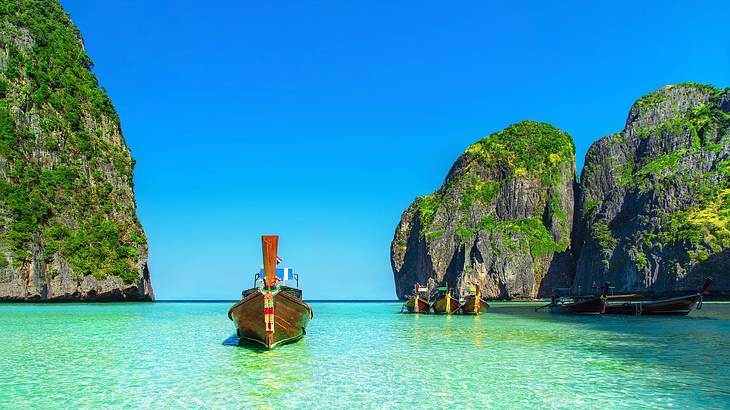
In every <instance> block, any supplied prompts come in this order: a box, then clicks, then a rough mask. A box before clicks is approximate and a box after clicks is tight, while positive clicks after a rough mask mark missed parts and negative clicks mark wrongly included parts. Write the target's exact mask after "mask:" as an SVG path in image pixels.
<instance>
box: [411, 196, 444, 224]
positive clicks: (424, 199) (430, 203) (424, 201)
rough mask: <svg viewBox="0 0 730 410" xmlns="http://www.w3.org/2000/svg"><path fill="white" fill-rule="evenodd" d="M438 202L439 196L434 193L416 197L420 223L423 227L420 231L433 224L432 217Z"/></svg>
mask: <svg viewBox="0 0 730 410" xmlns="http://www.w3.org/2000/svg"><path fill="white" fill-rule="evenodd" d="M438 202H439V197H438V196H437V195H436V194H431V195H424V196H419V197H418V198H417V199H416V204H417V205H418V212H419V216H420V219H421V225H422V226H423V228H424V229H422V231H421V232H424V230H425V229H427V228H428V227H430V226H431V224H433V218H434V214H435V213H436V208H437V207H438Z"/></svg>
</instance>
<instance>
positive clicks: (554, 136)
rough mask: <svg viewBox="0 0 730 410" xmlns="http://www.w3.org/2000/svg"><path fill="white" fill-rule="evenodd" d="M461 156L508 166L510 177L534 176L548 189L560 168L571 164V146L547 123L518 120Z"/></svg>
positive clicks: (572, 147)
mask: <svg viewBox="0 0 730 410" xmlns="http://www.w3.org/2000/svg"><path fill="white" fill-rule="evenodd" d="M465 155H467V156H470V157H475V158H478V159H479V160H481V161H482V162H483V163H484V164H485V165H486V167H492V166H494V165H499V166H504V167H508V168H509V169H510V170H511V176H512V177H514V178H523V177H534V178H537V179H540V180H542V181H543V182H544V183H545V184H547V185H551V186H552V185H556V184H558V183H559V182H560V177H561V165H562V164H564V163H566V162H568V163H569V162H571V161H573V157H574V156H575V146H574V145H573V139H572V138H571V137H570V135H568V134H567V133H565V132H563V131H560V130H559V129H557V128H555V127H553V126H552V125H550V124H547V123H542V122H535V121H522V122H520V123H517V124H513V125H510V126H509V127H507V128H505V129H504V130H502V131H499V132H496V133H494V134H492V135H490V136H488V137H486V138H483V139H482V140H480V141H478V142H476V143H474V144H472V145H471V146H470V147H469V148H467V150H466V153H465Z"/></svg>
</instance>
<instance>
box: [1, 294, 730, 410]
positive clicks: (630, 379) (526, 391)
mask: <svg viewBox="0 0 730 410" xmlns="http://www.w3.org/2000/svg"><path fill="white" fill-rule="evenodd" d="M229 305H230V303H155V304H64V305H0V408H26V407H34V408H38V407H43V408H49V407H50V408H67V407H77V408H78V407H82V408H99V407H110V406H113V407H158V408H159V407H162V408H170V407H207V408H222V407H249V406H250V407H263V408H268V407H276V408H317V407H365V408H374V407H378V408H380V407H384V408H403V409H406V408H424V407H425V408H443V407H445V406H447V405H448V406H458V407H466V408H473V407H489V408H527V407H539V408H546V407H548V408H550V407H557V408H570V407H576V406H577V407H584V408H585V407H588V408H641V407H662V408H665V407H670V406H672V407H680V408H686V407H690V406H691V407H693V408H723V407H724V408H727V407H730V304H720V303H706V304H705V308H704V309H703V310H701V311H696V312H692V314H691V315H690V316H689V317H680V318H651V317H640V318H636V317H608V316H592V317H577V316H553V315H550V314H548V313H542V312H539V313H535V312H533V309H532V307H534V306H536V305H535V304H525V303H494V304H492V309H491V310H490V312H489V313H487V314H485V315H482V316H480V317H471V316H453V317H446V316H428V315H407V314H398V311H399V310H400V304H398V303H313V304H312V307H313V309H314V312H315V317H314V320H313V321H312V322H311V323H310V326H309V328H308V329H307V332H308V334H307V336H306V337H305V338H304V339H303V340H301V341H300V342H298V343H295V344H291V345H287V346H283V347H281V348H278V349H276V350H273V351H269V352H266V351H260V350H255V349H251V348H247V347H238V346H235V345H231V343H230V342H231V341H232V338H231V335H232V334H233V329H232V324H231V322H230V321H229V320H228V318H227V317H226V312H227V310H228V307H229Z"/></svg>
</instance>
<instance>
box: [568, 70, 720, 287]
mask: <svg viewBox="0 0 730 410" xmlns="http://www.w3.org/2000/svg"><path fill="white" fill-rule="evenodd" d="M577 201H578V202H577V209H578V212H579V214H580V218H579V219H578V223H576V229H575V235H574V237H575V249H576V255H577V256H578V260H577V271H576V275H575V282H574V284H573V286H574V287H575V288H576V290H580V291H585V290H586V289H589V288H591V287H593V285H594V284H600V283H602V282H603V281H606V280H607V281H610V282H611V283H612V284H614V285H615V286H616V290H617V291H619V292H641V293H646V292H654V293H659V294H661V293H673V292H677V291H686V290H694V289H697V288H698V287H699V286H701V284H702V282H703V280H704V277H705V276H707V275H713V276H714V277H715V284H714V285H713V288H712V289H713V290H715V291H716V292H718V291H720V292H723V291H728V290H730V275H728V271H730V226H729V225H728V220H729V219H730V89H727V88H726V89H724V90H721V89H716V88H714V87H711V86H706V85H700V84H680V85H675V86H667V87H664V88H662V89H660V90H658V91H656V92H653V93H651V94H649V95H647V96H645V97H643V98H641V99H639V100H638V101H637V102H636V103H635V104H634V105H633V106H632V107H631V111H630V112H629V116H628V119H627V121H626V126H625V128H624V129H623V131H621V132H619V133H617V134H613V135H609V136H606V137H604V138H602V139H600V140H598V141H596V142H595V143H594V144H593V145H592V146H591V148H590V149H589V150H588V153H587V155H586V159H585V166H584V168H583V172H582V174H581V189H580V195H579V197H578V198H577Z"/></svg>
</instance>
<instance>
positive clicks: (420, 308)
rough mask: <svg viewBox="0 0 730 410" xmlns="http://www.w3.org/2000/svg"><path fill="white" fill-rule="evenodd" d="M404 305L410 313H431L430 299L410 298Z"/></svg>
mask: <svg viewBox="0 0 730 410" xmlns="http://www.w3.org/2000/svg"><path fill="white" fill-rule="evenodd" d="M403 306H405V308H406V310H407V311H408V313H429V310H430V309H431V306H430V305H429V304H428V301H426V300H424V299H421V298H416V297H412V298H410V299H408V300H407V301H406V303H405V304H403Z"/></svg>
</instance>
